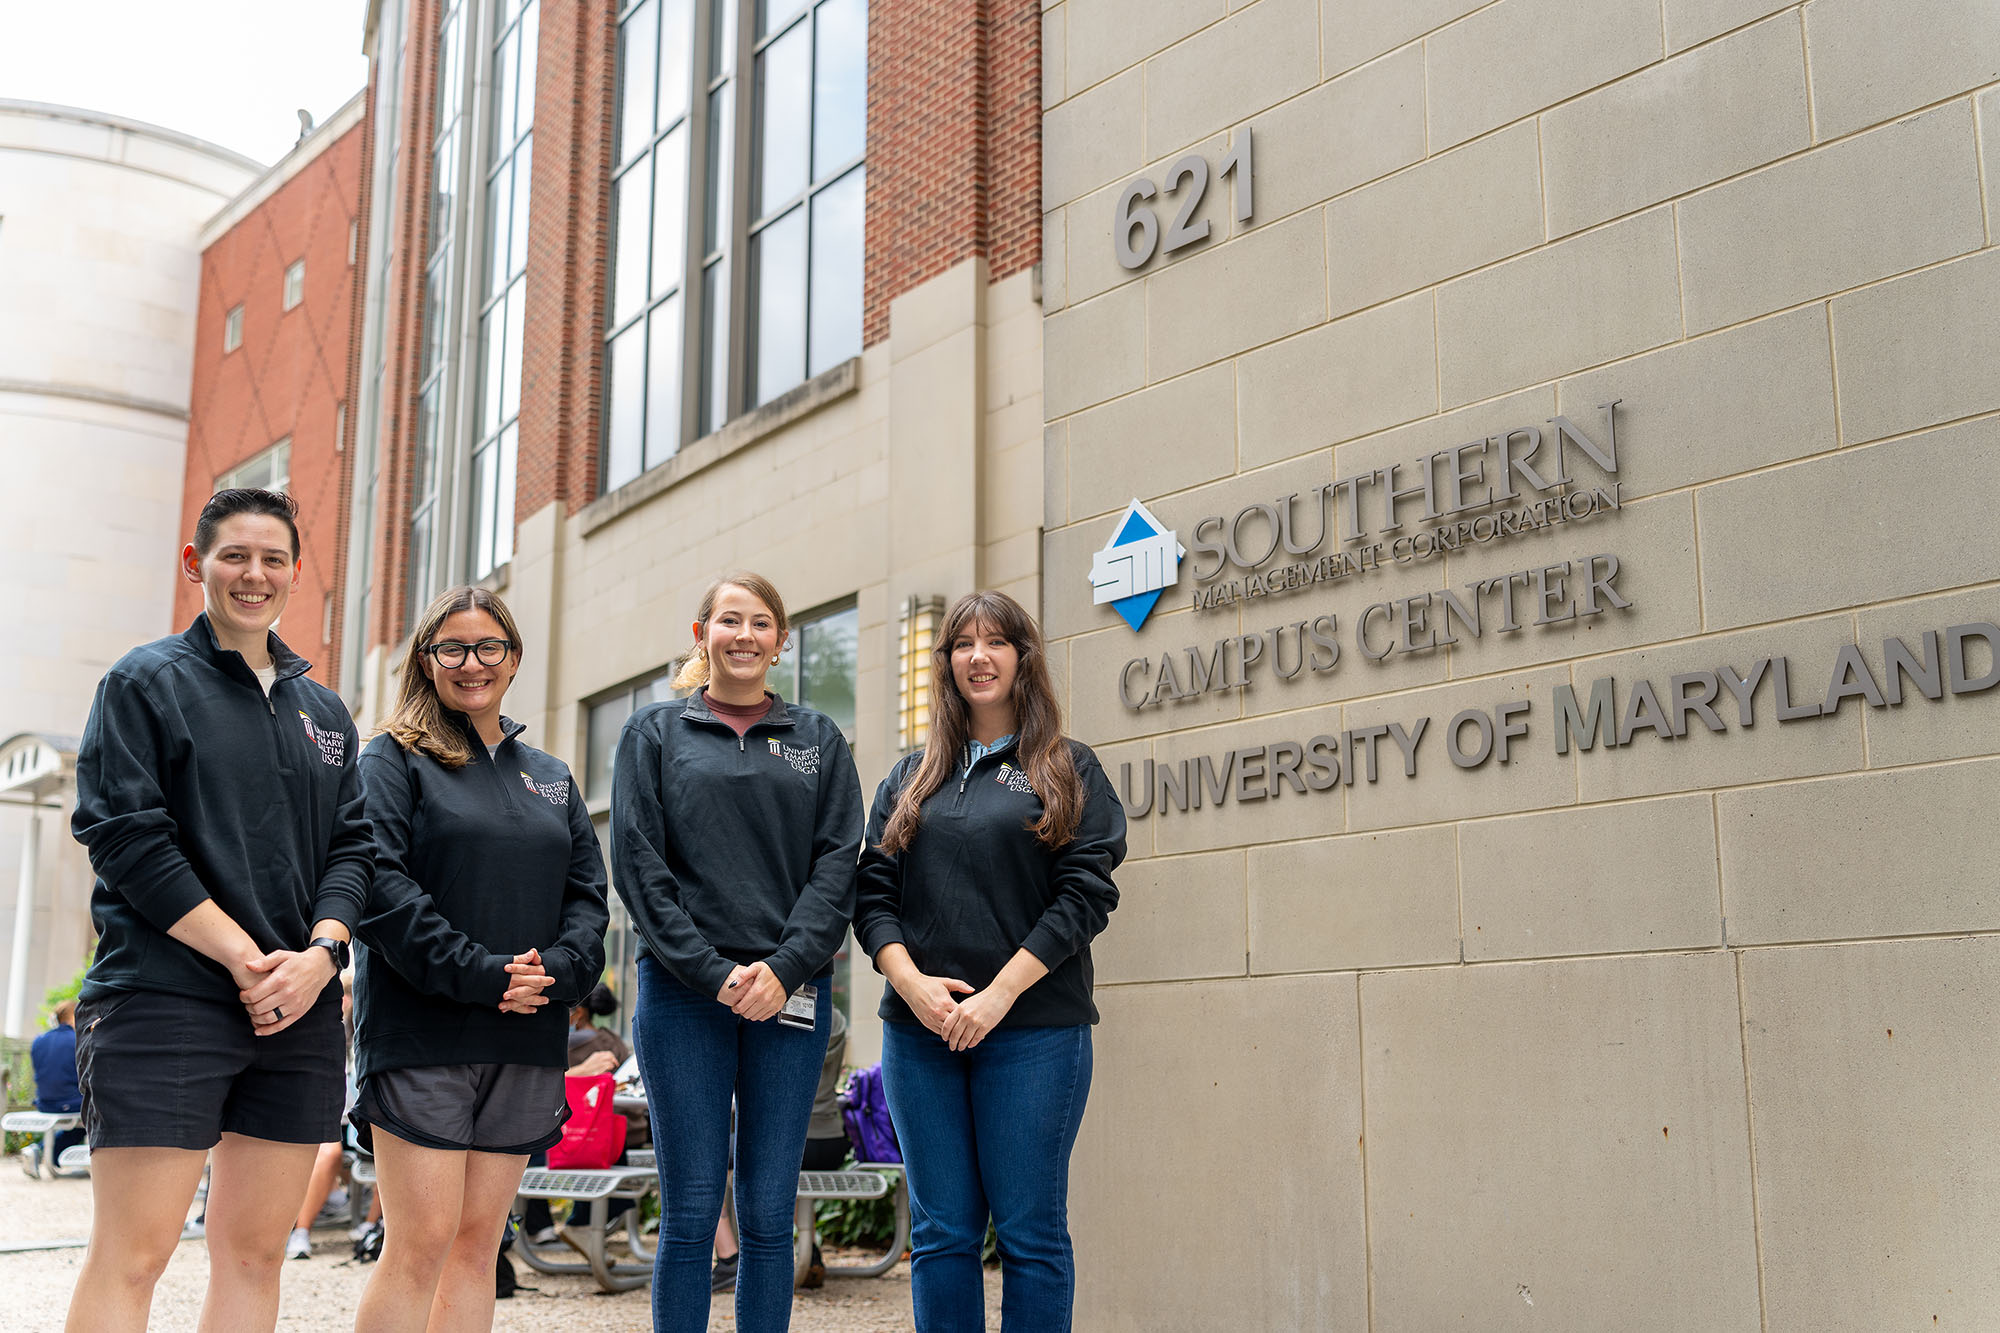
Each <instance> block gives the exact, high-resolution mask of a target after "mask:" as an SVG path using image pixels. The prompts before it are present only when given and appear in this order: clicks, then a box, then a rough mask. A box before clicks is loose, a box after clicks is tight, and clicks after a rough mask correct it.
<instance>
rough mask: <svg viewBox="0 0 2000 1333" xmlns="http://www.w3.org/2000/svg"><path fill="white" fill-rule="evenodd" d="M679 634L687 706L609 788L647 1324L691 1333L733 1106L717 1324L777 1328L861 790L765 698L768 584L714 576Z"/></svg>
mask: <svg viewBox="0 0 2000 1333" xmlns="http://www.w3.org/2000/svg"><path fill="white" fill-rule="evenodd" d="M693 629H694V646H693V647H692V648H690V649H689V650H688V654H687V657H686V658H685V659H684V660H683V661H682V663H681V669H680V671H679V673H678V674H676V676H675V677H674V686H675V688H676V689H683V690H691V691H692V693H690V694H689V695H688V696H687V697H686V698H682V699H672V700H668V701H665V702H663V703H656V704H652V705H649V706H648V707H645V708H642V709H640V710H639V711H638V712H636V713H634V714H633V715H632V718H631V720H630V721H628V722H627V723H626V724H625V731H624V734H623V735H622V736H621V737H620V738H619V741H618V754H617V758H616V760H615V763H614V774H613V779H612V787H611V852H612V858H613V860H614V862H615V863H616V869H617V875H616V881H617V885H618V896H619V897H620V898H623V899H624V900H625V905H626V907H628V908H629V909H630V910H631V914H632V925H633V928H634V929H635V930H636V931H637V932H638V935H639V939H640V942H641V948H642V951H641V953H640V955H639V1002H638V1005H637V1006H636V1008H635V1009H634V1011H633V1044H634V1045H635V1046H636V1047H637V1050H638V1056H639V1069H640V1072H641V1073H642V1074H643V1075H644V1077H645V1081H646V1089H647V1092H648V1094H649V1109H650V1111H651V1112H652V1117H653V1141H654V1142H655V1143H656V1144H657V1145H659V1165H660V1247H659V1251H658V1257H657V1259H656V1260H655V1263H654V1274H653V1327H654V1328H655V1329H656V1330H658V1333H699V1330H703V1329H706V1328H707V1327H708V1308H709V1288H710V1281H711V1274H710V1270H709V1266H708V1255H709V1246H710V1242H711V1240H712V1238H713V1237H714V1235H715V1224H716V1219H717V1218H718V1217H719V1216H720V1215H721V1212H722V1190H723V1181H724V1179H725V1178H726V1177H727V1175H728V1173H729V1144H730V1110H729V1108H730V1099H731V1097H732V1095H733V1096H734V1098H735V1101H736V1130H735V1141H736V1221H737V1226H738V1227H739V1229H740V1231H741V1236H740V1250H739V1255H740V1266H739V1268H738V1278H737V1283H736V1327H737V1328H738V1329H740V1330H742V1333H782V1330H783V1329H784V1328H785V1327H786V1326H787V1324H788V1323H789V1321H790V1318H791V1305H792V1259H791V1255H792V1208H793V1200H794V1196H795V1195H796V1194H797V1192H798V1170H799V1157H800V1154H801V1153H803V1152H804V1151H805V1144H806V1132H807V1127H808V1124H809V1122H810V1120H811V1117H812V1106H813V1090H814V1087H815V1085H816V1084H817V1082H818V1078H819V1069H820V1061H821V1059H822V1058H823V1057H824V1056H825V1054H826V1043H827V1032H828V1029H829V1027H830V1025H831V1022H832V1017H831V1015H832V999H833V986H832V977H831V967H832V963H833V955H834V951H835V950H837V949H838V948H839V947H840V943H841V941H842V940H843V939H845V938H846V935H847V923H848V919H849V918H850V917H851V916H853V914H854V857H855V850H856V848H857V846H858V844H859V842H860V839H861V784H860V779H859V778H858V777H857V776H856V775H855V771H854V760H853V757H852V756H851V755H850V754H849V753H848V749H847V741H846V739H845V738H844V737H843V736H842V735H841V732H840V728H839V726H838V725H836V724H835V723H834V721H833V720H832V719H831V718H829V717H827V716H826V715H825V714H824V713H820V712H817V711H815V710H813V709H811V708H802V707H800V706H799V705H797V704H793V703H787V702H786V701H785V700H783V699H781V698H779V697H778V696H777V695H776V694H775V693H773V692H772V691H770V690H767V689H766V688H765V686H764V678H765V676H766V674H767V673H768V672H769V671H770V669H771V668H772V667H773V666H774V665H776V664H777V661H778V656H779V654H780V653H781V652H783V650H784V645H785V638H786V634H787V631H788V625H787V622H786V619H785V604H784V601H783V600H782V599H781V598H780V597H779V596H778V590H777V589H776V588H774V587H772V586H771V583H770V580H768V579H765V578H762V577H760V576H759V575H756V574H751V573H736V574H727V575H724V576H723V577H722V578H720V579H717V580H716V581H715V582H714V583H712V584H710V585H709V588H708V591H707V592H706V593H705V594H704V595H703V596H702V599H701V604H700V606H699V608H698V609H697V610H696V612H695V619H694V625H693Z"/></svg>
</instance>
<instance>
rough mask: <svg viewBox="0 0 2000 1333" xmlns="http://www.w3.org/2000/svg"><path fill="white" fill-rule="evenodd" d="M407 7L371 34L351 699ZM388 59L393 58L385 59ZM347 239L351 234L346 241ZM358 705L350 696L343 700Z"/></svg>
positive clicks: (375, 448) (365, 603) (367, 556)
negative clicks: (372, 210) (369, 192)
mask: <svg viewBox="0 0 2000 1333" xmlns="http://www.w3.org/2000/svg"><path fill="white" fill-rule="evenodd" d="M407 9H408V0H388V3H386V4H384V5H383V6H382V13H381V20H380V26H379V27H378V28H377V29H376V32H377V34H378V35H377V39H376V40H377V42H378V43H379V45H378V46H377V48H376V56H375V73H376V78H375V124H376V126H377V131H376V133H377V139H376V144H377V147H376V160H375V163H374V164H373V170H374V172H375V191H374V198H375V199H376V200H378V201H380V202H379V203H378V204H377V211H376V217H377V219H378V221H376V222H375V224H374V225H373V226H372V227H371V228H370V229H369V233H368V254H369V270H370V271H369V274H368V282H367V287H366V293H365V306H364V312H363V321H364V322H363V332H362V347H363V351H362V356H363V358H364V360H363V362H362V364H364V365H365V366H367V367H368V379H367V380H366V382H365V383H364V384H363V387H362V397H361V414H360V417H359V419H358V420H357V422H356V426H357V429H356V431H355V438H356V443H357V446H358V448H359V450H360V453H359V456H358V457H357V459H356V462H355V469H356V472H357V474H358V475H360V476H362V477H364V478H365V481H364V482H363V484H362V485H360V486H359V487H357V488H356V493H355V497H354V510H353V519H354V521H353V526H352V527H351V528H350V531H351V532H352V533H354V534H355V536H354V538H353V543H354V545H355V546H358V547H359V550H358V551H354V550H353V547H352V546H351V547H350V551H351V553H353V555H354V558H353V559H350V561H349V562H348V570H349V574H348V589H349V596H348V598H347V606H348V608H349V610H348V618H347V621H346V634H345V641H344V643H343V644H342V649H341V651H342V656H343V658H344V662H343V665H342V667H341V672H340V679H341V681H342V682H343V684H345V685H346V686H347V688H348V690H349V691H350V692H351V691H353V690H354V689H355V686H356V684H357V683H358V682H359V681H360V680H361V678H362V672H361V660H362V655H363V653H364V652H365V651H366V648H367V642H368V625H369V615H370V613H371V612H372V611H373V609H374V606H375V542H376V538H377V536H378V534H377V532H376V530H375V524H376V519H377V517H378V515H377V511H376V507H375V505H376V490H377V488H378V487H379V486H380V484H381V478H382V447H381V446H382V438H381V436H382V416H383V413H382V384H383V380H384V377H385V375H386V374H387V371H388V364H389V362H388V355H389V353H388V339H387V337H386V331H385V329H384V327H383V321H382V310H383V299H384V294H385V293H386V292H387V291H388V289H389V276H390V270H391V268H392V267H393V265H394V263H395V259H396V246H395V233H396V228H395V227H394V226H392V225H390V224H389V223H388V222H386V221H383V220H380V219H385V218H386V217H387V215H388V213H389V210H390V207H391V201H392V200H394V199H395V197H396V181H397V174H398V167H399V165H400V163H401V160H402V148H403V116H402V106H403V73H404V68H405V58H406V57H407V55H408V53H409V27H408V22H407V18H408V15H407V12H406V11H407ZM392 53H393V54H392ZM350 234H351V233H350ZM350 702H355V703H358V702H359V699H358V695H354V694H350Z"/></svg>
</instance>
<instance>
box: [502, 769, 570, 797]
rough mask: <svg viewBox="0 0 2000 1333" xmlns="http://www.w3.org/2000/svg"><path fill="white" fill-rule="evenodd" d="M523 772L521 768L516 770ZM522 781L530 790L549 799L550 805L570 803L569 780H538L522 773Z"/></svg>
mask: <svg viewBox="0 0 2000 1333" xmlns="http://www.w3.org/2000/svg"><path fill="white" fill-rule="evenodd" d="M514 771H515V772H517V773H521V770H519V769H516V770H514ZM521 781H522V783H524V784H525V785H526V786H527V788H528V790H529V791H531V792H533V793H534V794H535V795H537V796H539V797H541V798H542V799H543V800H545V801H547V802H548V803H549V804H550V805H568V804H569V784H568V783H567V782H537V781H535V780H534V779H533V778H531V777H529V776H528V775H527V774H526V773H521Z"/></svg>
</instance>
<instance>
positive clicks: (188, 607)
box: [174, 119, 368, 685]
mask: <svg viewBox="0 0 2000 1333" xmlns="http://www.w3.org/2000/svg"><path fill="white" fill-rule="evenodd" d="M367 125H368V122H367V121H366V120H365V119H364V120H363V121H362V123H361V124H359V125H356V126H355V127H354V128H352V129H350V130H348V131H347V132H346V133H344V134H342V135H341V136H340V137H339V138H338V139H336V140H335V141H334V142H333V143H332V144H330V145H328V146H327V147H325V148H324V149H323V150H321V151H320V152H319V154H318V155H317V156H315V157H314V158H313V159H312V160H311V161H310V162H308V163H306V164H305V165H304V166H303V167H302V168H300V169H299V171H298V173H297V174H296V175H294V176H293V177H292V178H291V179H290V180H288V181H286V182H285V183H284V184H283V185H281V186H280V187H278V189H277V190H276V191H275V192H273V193H272V195H271V196H270V198H268V199H265V200H264V201H263V202H261V203H259V204H258V205H257V206H256V207H255V208H254V209H252V210H251V211H250V212H249V213H248V214H247V215H246V216H244V217H243V219H242V220H241V221H239V222H237V223H236V225H235V226H233V227H231V228H230V229H229V230H228V231H226V232H224V233H223V234H222V235H221V236H220V237H219V238H217V239H216V241H215V242H214V243H213V244H211V245H210V246H209V247H208V249H207V250H205V251H204V252H203V253H202V258H201V297H200V304H199V306H198V309H197V313H196V320H195V358H194V382H193V386H192V392H191V395H190V402H189V410H188V452H187V465H186V471H185V473H184V475H183V489H182V501H181V507H182V522H181V530H182V531H183V532H187V533H192V532H193V531H194V524H195V519H196V517H197V516H198V515H199V514H200V512H201V507H202V505H203V504H204V503H206V502H207V500H208V497H209V495H210V494H211V493H212V492H213V490H214V488H215V482H216V479H217V478H218V477H219V476H221V475H222V474H223V473H224V472H227V471H228V470H229V469H231V468H233V467H235V466H236V465H237V464H239V463H242V462H243V461H245V460H246V459H249V458H251V457H253V456H255V455H256V454H259V453H261V452H263V451H264V450H265V449H268V448H270V447H271V445H273V444H275V443H276V442H277V441H278V440H280V439H283V438H285V437H286V436H290V437H291V441H292V447H291V476H292V479H293V480H292V487H291V490H292V495H293V497H294V498H295V499H297V501H298V504H299V529H300V535H301V539H302V555H303V557H304V560H305V568H304V571H303V573H302V574H301V576H300V580H299V587H298V591H297V592H295V593H294V594H293V595H292V600H291V604H290V606H289V607H288V608H287V609H286V612H285V616H284V621H283V624H282V625H281V626H280V629H279V632H280V633H281V634H282V635H283V636H284V639H285V641H286V643H288V644H289V645H291V647H292V648H293V649H294V650H295V651H296V652H298V653H299V654H301V655H302V656H304V657H307V658H309V659H311V660H312V662H313V663H314V670H313V674H314V675H315V676H316V677H317V678H318V679H320V680H322V681H324V682H326V683H327V684H329V685H332V684H336V683H337V674H338V669H339V657H338V649H339V625H340V608H341V600H342V591H343V587H344V583H345V579H346V563H347V562H346V551H347V514H348V503H347V502H348V496H349V487H350V484H351V479H350V471H351V469H350V452H349V451H348V450H347V449H346V448H345V445H346V442H347V440H350V439H352V438H353V435H354V425H353V422H352V421H351V420H350V421H349V423H348V425H347V428H346V430H345V437H346V438H345V439H343V438H340V427H339V421H340V415H341V410H342V408H343V406H344V407H345V408H346V410H347V411H348V413H349V414H350V416H351V414H352V412H353V410H354V408H353V404H354V403H355V401H356V399H357V394H356V388H357V386H358V383H359V381H358V378H357V372H358V363H357V354H358V342H359V331H360V310H361V275H362V271H363V270H362V265H361V263H360V262H359V261H360V258H361V255H362V254H363V252H364V251H365V249H366V223H365V219H364V218H363V217H362V210H363V206H364V205H363V195H364V191H365V188H366V187H365V180H366V177H367V162H368V153H367V147H368V143H367V140H368V134H367ZM350 226H354V227H358V228H359V232H358V234H357V235H356V236H355V238H354V254H355V261H356V262H354V263H350V262H349V261H348V247H349V228H350ZM300 259H303V260H304V261H305V266H306V268H305V293H304V297H303V299H302V300H301V301H300V303H299V304H298V305H297V306H295V307H294V308H292V309H291V310H286V309H285V308H284V301H283V296H284V285H285V270H286V268H287V267H288V266H290V265H291V264H292V263H294V262H296V261H298V260H300ZM239 305H240V306H242V307H243V342H242V344H241V345H240V346H239V347H237V348H236V349H235V350H234V351H231V352H228V353H225V352H224V351H223V350H222V340H223V326H224V323H225V321H226V319H227V317H228V314H229V311H230V310H232V309H234V308H235V307H236V306H239ZM201 606H202V593H201V589H200V588H199V587H197V586H196V585H194V584H191V583H187V582H185V581H183V582H181V583H179V584H177V585H176V589H175V596H174V622H175V624H176V625H184V624H186V623H187V622H188V621H190V620H192V619H193V618H194V616H195V615H196V614H197V613H198V612H199V611H200V610H201ZM329 625H331V626H332V628H331V631H329V628H328V627H329Z"/></svg>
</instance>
